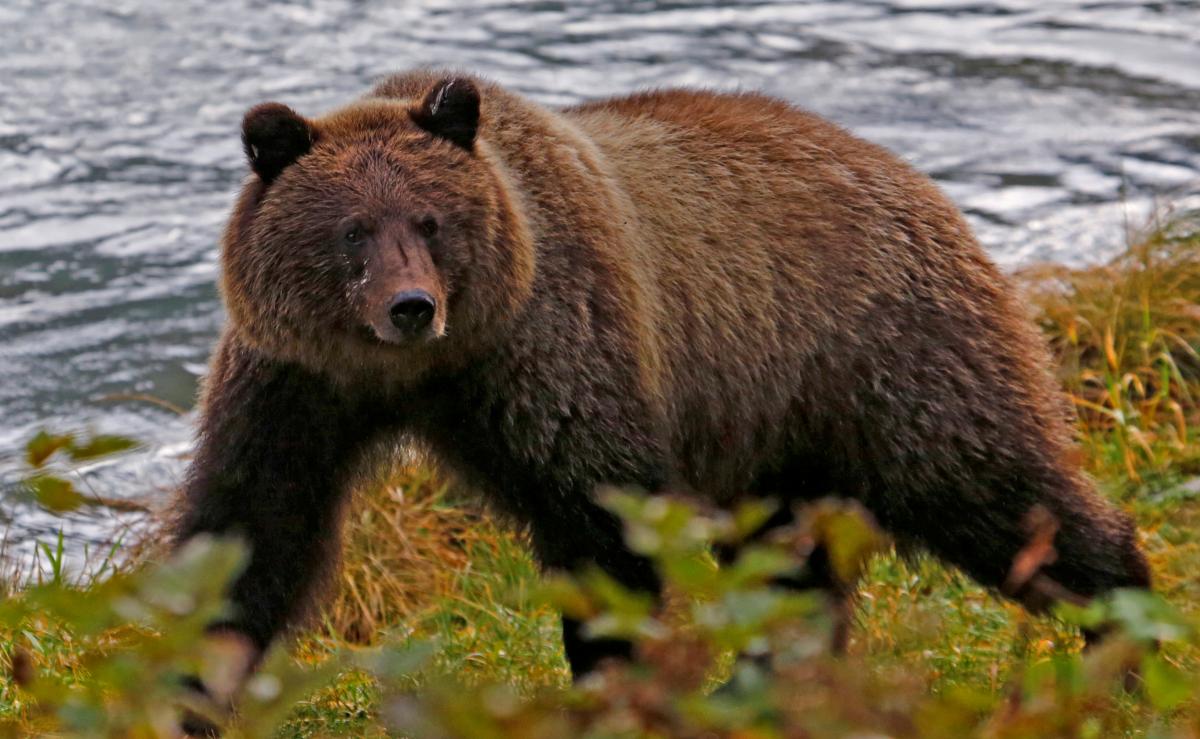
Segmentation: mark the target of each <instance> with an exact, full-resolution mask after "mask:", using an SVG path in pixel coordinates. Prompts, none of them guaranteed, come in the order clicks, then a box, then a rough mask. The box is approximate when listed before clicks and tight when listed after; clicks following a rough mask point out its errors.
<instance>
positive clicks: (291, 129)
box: [242, 103, 313, 185]
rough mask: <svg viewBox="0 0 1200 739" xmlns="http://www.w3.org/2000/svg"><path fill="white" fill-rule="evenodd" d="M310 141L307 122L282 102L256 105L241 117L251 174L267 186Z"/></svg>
mask: <svg viewBox="0 0 1200 739" xmlns="http://www.w3.org/2000/svg"><path fill="white" fill-rule="evenodd" d="M312 140H313V131H312V127H311V126H310V125H309V124H308V121H306V120H304V118H302V117H301V116H300V114H298V113H297V112H296V111H294V110H292V109H291V108H289V107H288V106H286V105H283V104H282V103H262V104H261V105H255V106H254V107H253V108H251V109H250V110H248V111H246V117H245V118H243V119H242V146H244V147H245V149H246V158H247V159H249V160H250V168H251V169H253V170H254V173H255V174H257V175H258V176H259V178H261V179H262V181H263V183H265V184H268V185H269V184H271V181H272V180H274V179H275V178H276V177H278V176H279V173H280V172H282V171H283V170H284V169H285V168H286V167H287V166H288V165H290V164H292V163H293V162H295V161H296V160H297V159H299V158H300V157H301V156H303V155H305V154H307V153H308V150H309V149H311V148H312Z"/></svg>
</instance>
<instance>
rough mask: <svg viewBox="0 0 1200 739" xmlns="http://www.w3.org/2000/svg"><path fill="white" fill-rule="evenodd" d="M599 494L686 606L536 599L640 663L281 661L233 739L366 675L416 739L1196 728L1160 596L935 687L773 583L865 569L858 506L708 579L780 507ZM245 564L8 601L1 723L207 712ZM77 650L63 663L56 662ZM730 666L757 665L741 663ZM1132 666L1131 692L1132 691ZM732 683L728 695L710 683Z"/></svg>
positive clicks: (553, 594)
mask: <svg viewBox="0 0 1200 739" xmlns="http://www.w3.org/2000/svg"><path fill="white" fill-rule="evenodd" d="M606 500H607V505H609V507H610V508H612V509H613V510H614V511H616V512H617V513H618V514H620V515H621V516H622V518H623V519H624V520H625V522H626V526H627V539H628V541H629V543H630V544H631V546H634V547H635V548H636V549H637V550H638V551H640V552H642V553H643V554H646V555H647V556H649V557H651V558H653V559H654V561H655V562H656V563H657V565H658V566H659V568H660V571H661V572H663V573H664V575H665V579H666V581H667V583H668V586H669V588H670V591H671V593H672V595H673V598H672V602H673V603H674V606H673V607H671V608H668V609H666V611H665V613H664V614H658V613H656V612H655V610H654V609H653V608H652V605H651V603H649V602H648V601H647V600H646V599H645V598H642V597H639V596H636V595H634V594H631V593H628V592H626V591H624V590H623V589H622V588H621V587H620V586H618V585H617V584H616V583H614V582H613V581H611V580H610V579H608V578H606V577H604V576H602V575H601V574H599V573H595V572H594V573H590V574H588V575H586V576H584V577H582V578H580V579H578V580H572V579H568V578H565V577H556V578H552V579H550V580H548V581H547V582H546V584H545V585H544V586H543V588H542V592H541V593H540V595H539V598H541V599H542V600H544V601H546V602H548V603H551V604H553V605H555V606H557V607H560V608H562V609H564V610H565V611H566V612H568V613H571V614H572V615H575V616H577V617H582V618H585V619H586V620H587V623H588V628H589V629H590V630H591V631H592V632H593V633H594V634H595V635H620V636H625V637H629V638H631V639H633V640H634V641H635V642H636V645H637V654H638V657H639V659H638V661H637V663H636V664H634V665H629V666H623V665H612V666H610V667H609V668H608V669H607V670H605V671H603V672H602V673H600V674H597V675H595V676H593V677H592V678H591V679H589V680H587V681H585V682H583V683H582V684H580V685H578V686H575V687H573V688H567V689H563V688H553V689H546V690H538V691H530V692H526V693H522V692H521V691H519V690H517V689H515V688H514V687H512V686H509V685H505V684H502V683H490V682H479V681H477V682H474V683H471V684H464V683H463V682H462V681H460V680H458V679H455V677H453V676H452V675H451V674H449V673H446V672H445V671H442V670H438V669H437V668H436V666H434V664H433V662H432V661H431V660H430V659H429V657H430V655H432V654H433V653H434V651H435V650H436V644H435V643H431V642H427V641H424V640H419V639H410V640H407V643H404V644H403V645H402V646H399V647H396V646H391V647H382V648H374V649H345V648H343V649H340V650H338V651H337V652H335V653H334V654H332V655H331V656H330V657H329V658H328V659H326V660H325V661H324V663H323V664H322V665H320V666H319V667H318V668H316V669H305V668H302V667H299V666H297V665H296V664H295V663H294V662H293V661H292V660H291V659H290V658H289V657H288V656H287V655H286V654H285V653H284V652H283V650H278V649H277V650H276V651H275V652H274V653H273V654H272V655H271V656H270V658H269V659H268V660H267V663H266V665H265V667H264V669H263V670H262V671H261V672H260V673H258V674H257V675H256V676H255V677H254V678H252V679H251V680H250V682H249V683H248V684H247V685H246V687H245V689H244V690H243V691H242V692H241V698H240V701H239V705H240V715H239V716H238V717H237V718H236V720H235V721H234V723H233V724H232V726H231V729H230V731H231V735H242V736H255V737H257V736H270V735H272V733H273V731H274V730H276V729H277V728H279V727H280V726H281V725H282V723H283V721H284V719H285V718H287V715H288V713H289V712H290V711H291V709H292V706H293V705H294V704H295V703H296V702H297V701H298V700H299V699H301V698H303V697H304V696H305V695H307V694H308V693H310V692H311V691H312V690H313V689H314V688H316V687H318V686H320V685H323V684H326V683H328V682H330V681H331V680H332V679H333V678H334V677H335V676H336V674H337V673H339V672H341V671H343V670H347V669H354V670H357V671H359V672H362V673H365V674H368V675H370V676H372V677H373V678H374V679H375V680H376V681H377V683H378V685H380V686H381V688H382V690H383V694H382V698H381V699H380V703H379V709H378V714H377V715H378V723H377V724H376V726H375V728H376V729H377V730H382V729H386V730H388V731H395V732H400V733H402V734H404V735H408V736H417V737H471V738H472V739H476V738H482V737H497V739H499V738H501V737H515V738H522V737H528V738H529V739H534V738H535V737H536V738H542V737H546V738H548V737H655V736H661V737H701V736H737V737H763V738H764V739H765V738H767V737H826V736H847V735H871V736H894V737H963V736H986V737H1047V736H1081V737H1086V736H1095V737H1103V736H1112V735H1113V734H1114V731H1116V730H1118V729H1119V728H1120V727H1122V726H1124V724H1125V717H1124V713H1125V711H1126V710H1127V708H1126V704H1127V703H1128V702H1130V701H1139V702H1142V703H1144V704H1145V705H1146V706H1148V707H1150V708H1151V709H1153V710H1154V711H1155V712H1156V713H1157V715H1158V719H1156V723H1161V725H1162V729H1161V730H1160V733H1159V734H1158V735H1159V736H1178V737H1195V736H1200V713H1198V712H1197V711H1196V707H1197V700H1198V699H1200V693H1198V688H1200V675H1196V674H1189V673H1187V672H1185V671H1183V670H1181V669H1179V668H1178V667H1177V666H1176V665H1175V664H1174V661H1173V659H1172V657H1171V655H1172V654H1173V652H1174V650H1175V649H1176V648H1178V647H1180V646H1182V645H1195V644H1196V643H1197V634H1198V629H1197V624H1196V623H1194V622H1192V621H1191V620H1189V619H1188V618H1186V617H1185V616H1183V615H1182V614H1180V613H1178V612H1176V611H1175V610H1174V609H1173V608H1172V607H1171V606H1170V605H1168V604H1167V603H1166V602H1165V601H1164V600H1162V599H1161V598H1160V597H1159V596H1155V595H1150V594H1146V593H1138V592H1118V593H1116V594H1114V595H1113V597H1112V598H1110V599H1109V600H1107V601H1105V602H1103V603H1096V604H1095V605H1094V606H1092V607H1090V608H1088V609H1085V610H1078V609H1075V610H1069V611H1064V612H1063V614H1062V615H1063V617H1064V618H1066V619H1067V620H1069V621H1072V622H1074V623H1079V624H1085V625H1095V624H1097V623H1099V622H1101V621H1111V622H1114V623H1115V624H1116V625H1117V630H1116V632H1115V633H1114V635H1113V636H1112V638H1110V639H1109V640H1108V641H1106V642H1105V643H1104V645H1103V646H1102V647H1100V648H1098V649H1095V650H1093V651H1090V652H1089V653H1087V654H1086V655H1080V654H1078V653H1060V654H1056V655H1054V656H1053V657H1052V658H1051V659H1049V660H1037V661H1031V662H1028V663H1026V664H1024V665H1022V666H1021V667H1020V669H1019V671H1018V673H1017V675H1016V677H1015V678H1014V679H1013V680H1012V681H1011V684H1010V685H1008V686H1007V687H1006V688H1005V689H1004V690H1003V691H999V692H992V691H980V690H972V689H968V688H961V689H958V690H953V691H946V692H944V693H940V694H930V693H929V692H928V691H927V690H926V684H925V681H924V679H923V677H922V676H920V675H916V674H905V673H903V672H887V671H879V670H876V669H874V668H873V666H872V665H871V664H870V660H869V657H867V656H863V655H854V654H851V655H849V656H846V657H834V656H832V655H831V654H830V651H829V649H828V645H829V643H830V638H831V634H830V618H829V612H828V609H826V608H825V607H824V603H823V601H822V597H821V596H820V595H818V594H815V593H804V594H797V593H794V592H791V591H787V590H781V589H776V588H773V587H771V585H770V582H771V580H772V578H774V577H776V576H779V575H782V574H785V573H789V572H792V571H793V570H795V569H796V568H797V567H799V566H801V565H802V561H801V560H800V559H799V558H798V557H797V555H796V552H797V551H798V550H804V549H808V548H811V547H812V546H813V545H814V544H816V543H818V542H820V543H823V544H824V545H825V546H826V547H828V548H829V550H830V552H831V558H832V559H833V561H834V562H835V563H836V568H837V570H838V571H839V573H840V574H841V575H842V576H845V577H847V578H854V577H856V576H857V574H858V572H859V571H860V570H861V569H862V568H863V566H864V565H865V564H866V560H867V558H868V557H870V556H871V554H872V553H873V552H874V551H875V550H876V549H877V548H878V545H879V540H878V538H877V536H876V534H875V532H874V530H873V529H872V528H871V527H870V525H869V524H868V523H867V522H866V519H865V518H864V517H862V516H860V515H859V514H858V513H857V511H856V510H855V509H853V508H850V507H848V506H845V505H841V504H834V503H824V504H818V505H816V506H814V507H811V508H809V509H807V510H806V512H805V515H804V516H803V523H801V524H799V525H798V526H797V527H795V528H794V530H792V531H790V532H788V535H787V536H783V537H779V538H776V539H773V540H772V541H769V542H766V543H761V544H753V545H749V546H746V547H744V548H742V549H741V550H740V554H739V556H738V558H737V560H736V561H735V562H734V563H733V564H732V565H731V566H729V567H726V568H721V569H717V568H716V567H715V566H713V564H712V559H711V557H710V556H709V555H708V552H709V550H710V547H711V546H712V545H713V544H714V543H717V542H721V543H729V542H737V541H738V540H739V539H740V537H741V536H742V535H743V534H744V533H746V532H749V531H751V530H753V528H754V527H755V526H756V525H757V524H758V523H759V522H761V521H762V519H763V517H764V516H765V515H766V514H767V513H769V509H768V508H766V507H764V506H758V505H755V506H747V507H743V508H742V509H740V510H739V511H737V512H736V513H735V514H733V515H728V514H721V515H708V516H706V515H702V514H700V513H699V512H697V511H696V510H694V509H693V508H691V507H690V506H689V505H688V504H686V503H683V502H680V501H675V500H670V499H667V498H641V497H636V496H632V495H628V494H621V493H615V492H614V493H610V494H609V495H608V496H607V497H606ZM241 560H242V552H241V550H240V548H239V547H238V546H237V544H236V543H231V542H217V541H212V540H198V541H195V542H193V543H192V544H191V545H190V546H188V547H187V548H185V549H184V550H183V551H182V552H180V553H179V554H178V555H177V556H176V557H174V558H173V559H172V560H170V561H168V562H166V563H164V564H160V565H157V566H153V567H149V568H146V569H144V570H142V571H140V572H138V573H136V574H130V575H123V574H122V575H117V576H114V577H112V578H110V579H108V580H107V581H105V582H103V583H101V584H98V585H95V586H93V587H92V588H90V589H87V590H82V591H81V590H75V589H72V588H69V587H67V586H65V585H62V584H46V585H41V586H37V587H34V588H31V589H29V590H28V591H26V592H25V593H24V595H23V597H20V598H13V599H10V600H9V601H8V602H6V603H5V604H4V605H3V607H2V608H0V629H2V630H3V631H4V632H5V636H6V639H5V644H6V650H5V658H6V661H7V663H8V665H7V666H8V668H9V670H10V673H11V675H12V683H11V684H10V685H8V686H7V687H6V688H5V692H6V693H8V694H7V695H5V696H4V700H5V702H6V703H8V704H9V705H10V706H12V708H13V709H17V708H18V707H19V706H20V705H21V704H29V707H28V708H26V709H25V710H24V711H23V712H21V713H22V715H20V717H19V718H20V721H19V723H18V722H17V721H16V720H15V719H17V716H12V715H10V721H9V723H8V724H7V726H8V728H9V730H10V732H11V733H12V734H13V735H17V733H18V731H17V729H18V726H19V727H20V730H21V732H31V731H37V732H45V733H60V732H70V733H72V734H79V735H93V736H147V737H157V736H171V733H172V731H173V730H174V721H175V715H176V714H175V712H176V710H177V709H178V707H180V706H181V705H184V704H186V705H188V706H189V707H190V708H192V709H193V710H197V711H200V712H202V713H206V714H208V715H217V712H216V711H215V710H214V709H213V708H212V707H210V706H204V705H201V704H197V703H196V699H195V698H194V697H191V698H189V696H188V693H187V692H186V691H184V690H183V689H182V678H183V676H185V675H196V674H206V672H207V671H209V670H212V669H216V668H215V667H214V666H212V665H209V664H206V660H211V659H213V658H214V655H211V654H207V653H205V651H204V649H203V642H202V640H201V635H202V632H203V624H204V623H206V622H208V621H209V620H210V619H212V618H214V617H215V616H217V615H218V614H219V613H220V611H221V609H222V608H223V606H222V602H221V596H220V593H221V592H222V589H223V587H224V586H225V584H226V583H227V582H228V581H229V579H230V578H231V577H233V576H234V575H236V573H237V571H238V567H239V565H240V562H241ZM35 635H41V636H35ZM49 635H53V636H52V637H50V636H49ZM46 638H54V639H57V640H59V641H60V642H61V643H60V644H57V645H46V644H44V643H43V641H42V640H43V639H46ZM1154 643H1160V644H1161V645H1162V648H1161V649H1159V650H1155V649H1153V648H1152V645H1153V644H1154ZM67 649H69V650H71V651H72V652H73V653H74V654H73V658H72V664H71V667H72V669H70V670H67V671H63V670H58V669H55V667H54V665H53V664H52V663H51V664H48V663H47V661H48V658H51V657H52V656H53V654H54V653H55V652H56V651H62V650H67ZM730 654H745V655H748V656H747V657H746V658H744V659H741V660H738V661H737V662H736V663H735V664H733V666H732V668H730V667H729V666H728V664H727V659H726V658H727V656H728V655H730ZM1131 667H1135V668H1137V670H1138V674H1139V675H1140V677H1138V678H1137V679H1136V680H1137V682H1138V685H1137V686H1136V688H1135V690H1136V691H1137V693H1138V696H1137V697H1135V696H1134V695H1132V694H1131V693H1129V692H1128V691H1127V686H1126V682H1127V680H1128V675H1129V670H1130V668H1131ZM722 674H728V675H729V680H728V682H727V683H726V684H725V685H724V686H723V687H721V688H719V689H718V690H716V692H710V691H711V688H712V684H711V683H712V678H713V677H715V676H719V675H722ZM1168 726H1169V727H1171V728H1170V729H1168V728H1167V727H1168Z"/></svg>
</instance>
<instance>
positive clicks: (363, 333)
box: [352, 323, 390, 346]
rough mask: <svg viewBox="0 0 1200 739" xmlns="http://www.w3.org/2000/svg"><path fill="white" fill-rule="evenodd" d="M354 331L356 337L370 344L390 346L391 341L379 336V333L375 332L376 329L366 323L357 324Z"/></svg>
mask: <svg viewBox="0 0 1200 739" xmlns="http://www.w3.org/2000/svg"><path fill="white" fill-rule="evenodd" d="M352 333H353V334H354V336H355V337H356V338H358V339H360V340H361V341H364V342H366V343H368V344H370V345H371V346H389V345H390V342H387V341H384V340H383V339H381V338H379V334H377V333H375V329H373V328H371V327H370V326H367V325H365V324H361V323H360V324H358V325H357V326H355V327H354V331H353V332H352Z"/></svg>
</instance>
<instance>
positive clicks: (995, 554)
mask: <svg viewBox="0 0 1200 739" xmlns="http://www.w3.org/2000/svg"><path fill="white" fill-rule="evenodd" d="M995 482H996V484H994V485H993V486H990V487H988V488H984V487H982V486H980V485H978V484H964V485H962V486H960V487H959V488H958V490H957V492H956V494H955V495H954V496H953V497H949V496H946V495H938V496H928V495H911V494H910V495H908V496H905V498H904V500H903V505H902V506H893V507H889V508H891V509H892V510H891V511H884V512H877V513H876V515H877V516H879V518H880V521H881V523H882V524H883V526H884V527H885V528H886V529H888V530H889V531H890V532H891V533H893V534H894V535H895V536H897V538H898V539H900V540H901V541H902V542H906V543H913V544H916V545H918V546H921V547H923V548H925V549H927V550H928V551H930V552H931V553H933V554H934V555H936V556H938V557H939V558H941V559H943V560H945V561H947V562H949V563H951V564H954V565H956V566H958V567H960V568H961V569H962V570H964V571H965V572H966V573H967V574H968V575H970V576H971V577H972V578H974V579H975V580H976V581H978V582H980V583H981V584H983V585H985V586H988V587H991V588H995V589H996V590H998V591H1000V592H1002V593H1004V594H1005V595H1007V596H1008V597H1011V598H1013V599H1014V600H1017V601H1018V602H1020V603H1021V604H1022V605H1024V606H1025V607H1026V608H1027V609H1029V610H1030V611H1033V612H1042V611H1045V610H1046V609H1048V608H1049V607H1050V606H1051V605H1053V604H1054V603H1055V602H1057V601H1060V600H1076V601H1079V602H1084V601H1087V600H1090V599H1091V598H1093V597H1096V596H1099V595H1103V594H1105V593H1108V592H1110V591H1112V590H1115V589H1118V588H1144V589H1148V588H1149V587H1150V569H1149V566H1148V565H1147V563H1146V559H1145V556H1144V555H1143V554H1142V552H1141V549H1140V548H1139V546H1138V542H1137V531H1136V529H1135V527H1134V524H1133V521H1132V519H1130V517H1129V516H1128V515H1127V514H1125V513H1124V512H1122V511H1120V510H1118V509H1117V508H1116V507H1115V506H1114V505H1112V504H1111V503H1109V502H1108V501H1107V500H1104V499H1103V498H1102V497H1101V496H1100V495H1099V494H1098V493H1097V492H1095V491H1094V490H1092V489H1091V487H1090V485H1089V484H1088V483H1087V482H1086V480H1085V479H1084V478H1083V476H1082V475H1081V474H1078V473H1072V472H1068V471H1063V470H1055V469H1050V470H1045V469H1042V470H1038V469H1029V468H1027V469H1025V470H1023V471H1022V474H1019V475H1011V476H1006V478H1005V479H1004V480H1003V481H995ZM922 501H931V502H932V501H940V503H939V505H936V506H932V507H924V506H922V505H921V502H922ZM896 511H902V513H899V514H898V513H897V512H896ZM1039 521H1040V522H1041V523H1039ZM1039 529H1041V532H1040V533H1041V534H1042V536H1045V537H1046V542H1047V543H1049V544H1050V545H1051V546H1052V547H1053V549H1052V550H1049V549H1046V550H1045V551H1043V552H1039V551H1037V548H1038V546H1039V545H1038V541H1037V540H1038V538H1039ZM1051 537H1052V538H1051Z"/></svg>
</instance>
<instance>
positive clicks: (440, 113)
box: [409, 77, 479, 151]
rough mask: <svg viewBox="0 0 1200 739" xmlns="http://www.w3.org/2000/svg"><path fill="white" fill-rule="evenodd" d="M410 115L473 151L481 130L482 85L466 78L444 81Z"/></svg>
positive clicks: (425, 126) (448, 139) (429, 129)
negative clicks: (480, 91)
mask: <svg viewBox="0 0 1200 739" xmlns="http://www.w3.org/2000/svg"><path fill="white" fill-rule="evenodd" d="M409 116H411V117H412V119H413V122H414V123H416V124H417V125H418V126H420V127H421V128H423V129H425V130H426V131H428V132H429V133H431V134H433V135H434V136H440V137H441V138H443V139H446V140H447V141H449V142H450V143H452V144H455V145H457V146H460V147H462V148H464V149H466V150H467V151H470V150H471V149H472V147H474V145H475V134H476V133H477V132H478V131H479V88H478V87H476V86H475V83H474V82H472V81H471V80H468V79H464V78H462V77H455V78H452V79H448V80H442V81H441V82H439V83H438V84H437V85H436V86H435V87H434V88H433V89H432V90H430V91H429V93H428V94H427V95H425V99H424V100H423V101H421V107H419V108H417V109H415V110H412V111H410V112H409Z"/></svg>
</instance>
